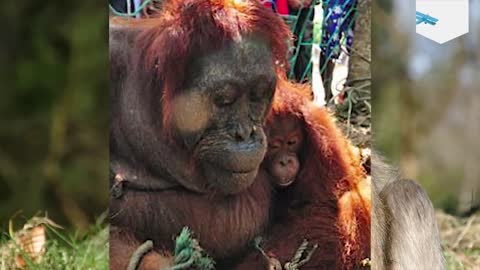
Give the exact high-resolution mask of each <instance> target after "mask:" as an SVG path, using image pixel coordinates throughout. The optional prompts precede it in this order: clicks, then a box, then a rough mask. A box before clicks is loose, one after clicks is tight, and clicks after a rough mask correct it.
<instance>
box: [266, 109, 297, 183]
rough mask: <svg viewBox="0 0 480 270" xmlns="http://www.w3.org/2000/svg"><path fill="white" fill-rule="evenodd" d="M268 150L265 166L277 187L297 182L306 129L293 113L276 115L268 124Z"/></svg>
mask: <svg viewBox="0 0 480 270" xmlns="http://www.w3.org/2000/svg"><path fill="white" fill-rule="evenodd" d="M267 137H268V150H267V154H266V157H265V165H266V166H265V167H266V170H267V171H268V173H269V174H270V175H271V176H272V178H271V179H272V180H273V183H274V185H275V186H276V187H279V188H284V187H287V186H290V185H291V184H293V183H294V182H295V179H296V177H297V174H298V172H299V171H300V166H301V165H300V164H301V161H300V152H301V150H302V146H303V141H304V131H303V128H302V126H301V123H300V121H299V120H298V118H296V117H295V116H293V115H284V116H276V117H275V118H274V120H273V121H272V122H271V124H270V125H269V126H267Z"/></svg>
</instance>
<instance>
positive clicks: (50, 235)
mask: <svg viewBox="0 0 480 270" xmlns="http://www.w3.org/2000/svg"><path fill="white" fill-rule="evenodd" d="M46 228H47V229H46V236H47V241H46V244H45V253H44V254H43V255H42V256H41V260H40V261H39V262H33V261H32V260H31V259H29V257H28V255H27V254H26V253H25V252H23V251H22V250H21V249H20V248H19V245H18V244H17V243H16V242H15V241H14V240H13V238H12V235H11V233H10V234H9V233H3V234H2V237H1V239H0V270H7V269H8V270H12V269H21V268H18V267H17V265H16V263H15V258H16V257H17V256H22V257H23V258H24V260H25V262H26V264H27V267H26V268H25V269H29V270H45V269H52V270H56V269H61V270H73V269H79V270H80V269H82V270H90V269H95V270H101V269H108V226H107V225H106V224H105V222H104V218H100V219H99V221H98V222H97V223H96V224H94V225H92V227H91V228H90V230H89V231H88V232H86V233H82V234H79V233H67V232H65V231H64V230H62V229H58V228H54V227H53V226H49V225H46ZM14 235H15V234H14ZM13 237H14V236H13Z"/></svg>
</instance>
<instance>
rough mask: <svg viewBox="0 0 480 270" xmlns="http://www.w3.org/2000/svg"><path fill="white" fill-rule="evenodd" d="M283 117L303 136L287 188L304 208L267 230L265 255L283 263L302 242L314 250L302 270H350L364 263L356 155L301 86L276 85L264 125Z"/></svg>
mask: <svg viewBox="0 0 480 270" xmlns="http://www.w3.org/2000/svg"><path fill="white" fill-rule="evenodd" d="M286 114H293V115H296V116H297V117H298V118H299V119H300V120H301V121H303V123H304V127H305V131H306V134H307V136H306V147H305V149H304V151H303V153H301V155H304V159H303V160H304V164H302V170H301V171H300V173H299V175H298V177H297V183H296V185H295V186H293V187H292V188H293V189H294V190H293V193H294V194H295V196H299V197H300V198H302V199H306V200H308V204H307V205H306V206H304V207H303V208H300V209H289V210H288V216H287V221H286V223H283V224H274V225H273V230H272V231H271V232H270V240H269V242H268V243H266V249H267V251H270V252H273V253H274V254H275V255H276V256H278V258H279V259H280V260H281V261H285V260H288V259H291V257H292V256H293V254H294V252H295V249H296V248H297V247H298V245H299V243H301V241H302V240H303V239H304V238H306V239H307V240H309V241H310V242H311V243H312V244H313V243H317V244H318V245H319V248H318V250H317V251H316V254H314V256H313V258H312V259H311V260H310V261H309V262H308V263H307V264H306V265H305V266H303V267H302V269H316V270H318V269H329V270H331V269H346V270H349V269H356V268H358V267H359V265H360V261H361V260H363V259H365V258H369V257H370V211H371V198H370V182H369V181H368V180H367V178H366V173H365V171H364V170H363V168H362V166H361V160H360V158H359V155H358V154H356V153H355V151H354V148H353V146H352V145H351V143H350V142H349V141H348V140H347V139H346V138H345V136H344V135H343V134H342V133H341V131H340V130H339V129H338V128H337V127H336V125H335V121H334V117H333V116H332V115H330V113H329V112H328V111H327V110H326V109H325V108H319V107H317V106H316V105H314V104H313V103H311V101H310V90H309V88H308V87H307V86H304V85H297V84H293V83H290V82H286V81H280V82H279V83H278V88H277V92H276V95H275V98H274V103H273V106H272V111H271V113H270V117H269V119H268V120H267V125H268V124H269V123H271V121H273V119H274V117H275V116H279V115H286ZM279 211H283V210H282V209H280V210H279Z"/></svg>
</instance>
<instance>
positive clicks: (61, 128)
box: [0, 0, 109, 231]
mask: <svg viewBox="0 0 480 270" xmlns="http://www.w3.org/2000/svg"><path fill="white" fill-rule="evenodd" d="M0 22H1V25H3V27H2V29H3V30H2V37H1V42H0V82H1V85H0V89H1V90H0V91H1V98H0V123H1V125H0V225H1V227H2V229H5V228H6V226H7V223H8V220H9V219H10V218H11V217H12V216H13V215H14V214H15V213H16V212H17V211H21V215H22V216H24V217H26V218H29V217H31V216H33V215H34V214H35V213H37V211H39V210H42V211H46V212H48V215H49V217H50V218H51V219H53V220H55V221H56V222H57V223H59V224H61V225H65V226H66V227H71V228H73V227H74V228H76V229H78V230H80V231H81V230H85V229H86V228H87V227H88V226H89V224H91V223H92V222H93V221H94V220H95V218H96V217H97V216H99V215H100V214H101V213H102V212H104V211H105V210H106V209H107V202H108V201H107V198H108V197H107V194H108V181H107V175H108V126H109V125H108V105H107V104H109V101H108V80H107V78H108V72H107V70H108V54H107V51H108V39H107V38H108V31H107V30H108V10H107V8H106V5H105V2H102V1H59V0H54V1H5V2H3V3H2V8H1V9H0ZM23 221H24V220H20V221H19V222H23Z"/></svg>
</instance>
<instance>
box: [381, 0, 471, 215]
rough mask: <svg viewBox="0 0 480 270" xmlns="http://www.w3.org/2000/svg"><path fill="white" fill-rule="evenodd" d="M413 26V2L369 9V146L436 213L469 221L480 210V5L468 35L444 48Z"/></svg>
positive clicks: (390, 0)
mask: <svg viewBox="0 0 480 270" xmlns="http://www.w3.org/2000/svg"><path fill="white" fill-rule="evenodd" d="M414 19H415V1H403V0H377V1H375V3H374V6H373V17H372V47H373V48H372V53H373V59H374V60H373V64H372V74H373V75H372V76H373V80H374V83H373V87H372V99H373V104H372V106H373V112H372V115H373V117H372V118H373V124H372V125H373V132H374V140H375V142H374V144H375V145H376V147H377V148H378V149H380V150H381V151H382V152H383V153H385V154H386V155H387V157H388V158H389V159H390V161H392V162H393V163H394V164H399V165H400V168H401V170H402V172H403V174H404V175H405V176H406V177H408V178H412V179H417V180H418V181H419V182H420V183H421V184H422V185H423V186H424V187H425V188H426V189H427V192H428V193H429V195H430V196H431V198H432V200H433V202H434V204H435V206H436V207H438V208H441V209H443V210H445V211H447V212H448V213H451V214H456V215H468V213H470V212H473V211H474V210H475V209H478V207H479V206H480V166H479V165H478V162H479V161H480V142H479V141H478V138H479V137H478V135H479V134H480V2H479V1H470V32H469V33H468V34H466V35H463V36H461V37H459V38H456V39H454V40H451V41H449V42H447V43H445V44H442V45H440V44H437V43H435V42H433V41H431V40H428V39H426V38H424V37H422V36H420V35H417V34H415V24H414V23H413V22H414Z"/></svg>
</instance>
